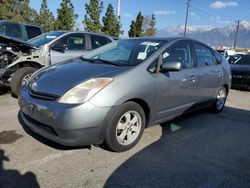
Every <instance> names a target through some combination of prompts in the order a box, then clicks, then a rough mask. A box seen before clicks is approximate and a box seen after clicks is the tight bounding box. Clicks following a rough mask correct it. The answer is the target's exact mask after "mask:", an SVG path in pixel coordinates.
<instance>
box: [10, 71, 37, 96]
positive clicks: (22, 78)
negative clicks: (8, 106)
mask: <svg viewBox="0 0 250 188" xmlns="http://www.w3.org/2000/svg"><path fill="white" fill-rule="evenodd" d="M36 70H37V69H36V68H34V67H23V68H20V69H18V70H17V71H16V72H15V73H14V75H13V77H12V79H11V91H12V94H13V95H14V96H15V97H18V95H19V91H20V88H21V86H22V84H27V82H28V81H29V78H30V77H31V75H32V74H33V73H34V72H35V71H36Z"/></svg>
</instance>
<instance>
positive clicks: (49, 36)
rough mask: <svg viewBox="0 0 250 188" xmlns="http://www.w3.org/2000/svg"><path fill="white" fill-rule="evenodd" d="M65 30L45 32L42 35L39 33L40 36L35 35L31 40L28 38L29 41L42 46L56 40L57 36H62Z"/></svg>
mask: <svg viewBox="0 0 250 188" xmlns="http://www.w3.org/2000/svg"><path fill="white" fill-rule="evenodd" d="M64 33H65V32H50V33H45V34H42V35H39V36H38V37H35V38H33V39H31V40H28V43H30V44H32V45H34V46H36V47H40V46H42V45H45V44H47V43H48V42H50V41H52V40H54V39H55V38H57V37H59V36H61V35H62V34H64Z"/></svg>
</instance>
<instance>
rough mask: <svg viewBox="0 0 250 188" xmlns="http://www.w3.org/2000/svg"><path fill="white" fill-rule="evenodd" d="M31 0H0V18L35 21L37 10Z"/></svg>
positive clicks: (26, 21)
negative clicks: (32, 6)
mask: <svg viewBox="0 0 250 188" xmlns="http://www.w3.org/2000/svg"><path fill="white" fill-rule="evenodd" d="M29 2H30V1H29V0H0V10H1V11H0V20H12V21H17V22H25V23H35V17H36V16H37V12H36V10H35V9H32V8H30V6H29Z"/></svg>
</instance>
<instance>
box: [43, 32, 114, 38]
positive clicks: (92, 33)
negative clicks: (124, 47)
mask: <svg viewBox="0 0 250 188" xmlns="http://www.w3.org/2000/svg"><path fill="white" fill-rule="evenodd" d="M50 32H62V33H63V34H70V33H72V34H73V33H85V34H86V33H87V34H91V35H99V36H104V37H109V38H112V39H115V38H116V37H114V36H111V35H105V34H101V33H94V32H89V31H72V30H57V31H50ZM50 32H48V33H50Z"/></svg>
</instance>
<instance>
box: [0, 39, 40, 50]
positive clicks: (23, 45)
mask: <svg viewBox="0 0 250 188" xmlns="http://www.w3.org/2000/svg"><path fill="white" fill-rule="evenodd" d="M0 43H1V44H3V45H7V46H10V47H13V46H14V47H15V48H18V51H22V52H25V51H28V50H31V49H37V47H35V46H33V45H32V44H29V43H27V42H25V41H22V40H19V39H16V38H12V37H7V36H3V35H0Z"/></svg>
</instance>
